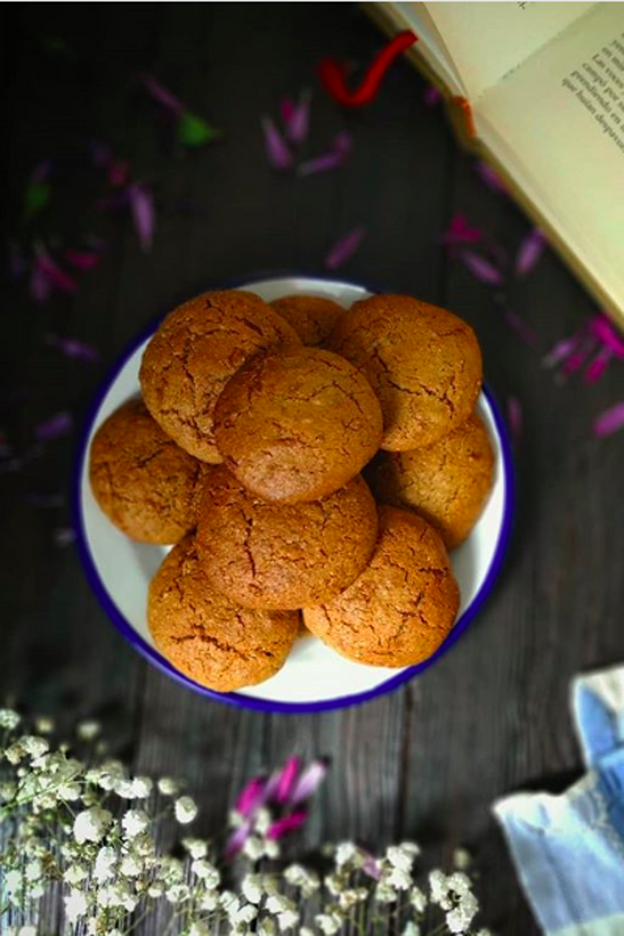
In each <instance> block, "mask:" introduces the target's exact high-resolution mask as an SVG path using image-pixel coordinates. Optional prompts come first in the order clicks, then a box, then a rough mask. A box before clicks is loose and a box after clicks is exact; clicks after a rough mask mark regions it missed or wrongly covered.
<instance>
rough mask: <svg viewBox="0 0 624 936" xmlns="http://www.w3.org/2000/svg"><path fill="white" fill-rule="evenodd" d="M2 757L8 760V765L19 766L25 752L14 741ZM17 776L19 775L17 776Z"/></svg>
mask: <svg viewBox="0 0 624 936" xmlns="http://www.w3.org/2000/svg"><path fill="white" fill-rule="evenodd" d="M4 756H5V757H6V759H7V760H8V762H9V764H13V766H15V765H16V764H19V762H20V761H21V760H22V758H23V757H26V751H25V750H24V748H23V746H22V745H21V743H20V742H19V741H16V742H15V743H14V744H12V745H11V746H10V747H8V748H6V750H5V752H4ZM18 776H19V774H18Z"/></svg>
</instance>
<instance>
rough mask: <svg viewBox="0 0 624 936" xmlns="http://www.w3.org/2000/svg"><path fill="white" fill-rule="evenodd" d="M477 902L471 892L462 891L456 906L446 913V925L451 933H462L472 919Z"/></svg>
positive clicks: (475, 912)
mask: <svg viewBox="0 0 624 936" xmlns="http://www.w3.org/2000/svg"><path fill="white" fill-rule="evenodd" d="M478 909H479V903H478V901H477V898H476V897H475V896H474V894H472V893H471V892H469V891H468V892H466V893H464V894H463V895H462V896H461V897H460V899H459V903H458V905H457V906H456V907H454V908H453V909H452V910H449V912H448V913H447V914H446V925H447V927H448V929H449V930H450V932H451V933H464V932H465V931H466V930H467V929H468V928H469V927H470V924H471V923H472V921H473V920H474V918H475V916H476V914H477V911H478Z"/></svg>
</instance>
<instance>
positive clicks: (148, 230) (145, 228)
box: [128, 182, 156, 252]
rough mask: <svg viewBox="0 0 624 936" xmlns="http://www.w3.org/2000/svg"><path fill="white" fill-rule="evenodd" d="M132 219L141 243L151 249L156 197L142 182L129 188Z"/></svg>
mask: <svg viewBox="0 0 624 936" xmlns="http://www.w3.org/2000/svg"><path fill="white" fill-rule="evenodd" d="M128 198H129V199H130V209H131V211H132V219H133V221H134V227H135V230H136V232H137V235H138V238H139V243H140V244H141V247H142V249H143V250H144V251H146V252H147V251H149V249H150V247H151V246H152V240H153V239H154V227H155V224H156V214H155V210H154V198H153V196H152V193H151V191H150V190H149V189H148V188H147V186H145V185H142V184H140V183H138V182H137V183H135V184H134V185H131V186H130V188H129V189H128Z"/></svg>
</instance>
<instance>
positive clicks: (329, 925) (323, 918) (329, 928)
mask: <svg viewBox="0 0 624 936" xmlns="http://www.w3.org/2000/svg"><path fill="white" fill-rule="evenodd" d="M314 921H315V923H316V925H317V926H318V928H319V929H320V931H321V933H324V934H325V936H334V934H335V933H337V932H338V930H339V929H340V928H341V926H342V917H340V916H339V915H338V914H337V913H336V912H335V911H334V910H331V911H330V912H329V913H318V914H317V915H316V916H315V917H314Z"/></svg>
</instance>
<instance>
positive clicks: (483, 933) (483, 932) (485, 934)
mask: <svg viewBox="0 0 624 936" xmlns="http://www.w3.org/2000/svg"><path fill="white" fill-rule="evenodd" d="M477 936H492V931H491V930H489V929H486V928H485V927H482V928H481V929H480V930H479V932H478V933H477Z"/></svg>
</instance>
